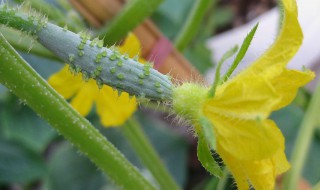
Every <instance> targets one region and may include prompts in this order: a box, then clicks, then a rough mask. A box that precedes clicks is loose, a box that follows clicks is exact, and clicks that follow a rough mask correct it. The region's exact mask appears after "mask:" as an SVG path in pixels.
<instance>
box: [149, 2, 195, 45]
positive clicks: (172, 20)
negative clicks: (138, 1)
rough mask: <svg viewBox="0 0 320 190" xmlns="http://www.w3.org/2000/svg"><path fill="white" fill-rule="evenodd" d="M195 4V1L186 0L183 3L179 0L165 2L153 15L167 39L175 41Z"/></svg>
mask: <svg viewBox="0 0 320 190" xmlns="http://www.w3.org/2000/svg"><path fill="white" fill-rule="evenodd" d="M193 2H194V1H193V0H184V1H183V3H181V1H177V0H165V1H164V2H163V3H162V4H161V5H160V6H159V8H158V9H157V10H156V12H155V14H153V15H152V19H153V21H154V22H155V23H156V25H157V26H158V27H159V29H160V30H161V32H162V33H164V35H165V36H166V37H168V38H169V39H173V38H174V36H175V35H176V34H177V31H179V30H180V28H181V27H182V25H183V23H184V21H185V18H186V17H187V15H188V13H189V11H190V9H191V8H192V5H193Z"/></svg>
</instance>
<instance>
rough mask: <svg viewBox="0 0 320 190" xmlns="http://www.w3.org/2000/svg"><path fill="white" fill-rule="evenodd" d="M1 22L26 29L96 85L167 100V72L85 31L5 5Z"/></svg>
mask: <svg viewBox="0 0 320 190" xmlns="http://www.w3.org/2000/svg"><path fill="white" fill-rule="evenodd" d="M0 23H1V24H4V25H7V26H9V27H13V28H16V29H18V30H21V31H24V32H27V33H29V34H31V35H33V36H35V38H36V39H37V40H38V41H39V42H40V43H41V44H42V45H43V46H45V47H46V48H48V49H49V50H50V51H52V52H53V53H54V54H55V55H57V56H58V57H59V58H60V59H62V60H63V61H65V62H66V63H68V64H70V68H71V69H72V71H74V72H75V73H78V72H81V73H82V74H83V76H84V79H85V80H88V79H89V78H93V79H95V80H96V81H97V85H98V86H100V87H101V86H102V85H103V84H106V85H109V86H111V87H113V88H116V89H117V90H119V91H120V92H121V91H125V92H128V93H129V94H130V95H135V96H137V97H142V98H148V99H151V100H169V99H171V96H172V88H173V85H172V83H171V81H170V79H169V77H168V76H166V75H163V74H161V73H159V72H158V71H157V70H155V69H153V68H152V65H150V64H144V65H143V64H141V63H139V62H138V61H137V60H136V59H130V58H128V57H127V56H125V55H122V54H120V53H119V52H118V51H117V50H116V48H106V47H103V40H99V39H94V40H90V36H89V35H87V34H86V33H81V34H75V33H73V32H71V31H69V30H67V29H66V28H61V27H59V26H56V25H54V24H51V23H48V22H47V21H46V19H39V17H38V18H37V17H34V16H27V15H26V14H22V13H19V11H15V10H14V9H11V8H7V7H6V6H1V7H0Z"/></svg>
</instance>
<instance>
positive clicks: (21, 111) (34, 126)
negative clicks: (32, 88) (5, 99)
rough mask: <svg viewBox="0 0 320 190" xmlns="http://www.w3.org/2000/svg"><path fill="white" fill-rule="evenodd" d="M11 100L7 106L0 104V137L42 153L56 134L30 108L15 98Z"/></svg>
mask: <svg viewBox="0 0 320 190" xmlns="http://www.w3.org/2000/svg"><path fill="white" fill-rule="evenodd" d="M13 99H14V100H13V102H12V103H11V104H9V105H4V104H3V103H2V104H1V103H0V131H1V134H0V136H2V137H4V138H5V139H9V140H12V141H15V142H19V143H20V144H21V145H24V146H26V147H28V148H29V149H31V150H33V151H34V152H37V153H39V154H41V153H43V151H44V150H45V149H46V147H47V146H48V144H49V143H50V142H51V141H52V139H53V138H55V137H56V136H57V135H56V132H55V131H54V130H53V129H52V128H51V127H50V126H49V125H48V124H47V122H45V121H44V120H43V119H41V118H39V116H37V115H36V114H35V113H34V112H33V111H32V110H31V109H30V108H28V107H26V106H24V105H23V104H21V102H19V100H18V99H16V98H15V97H13Z"/></svg>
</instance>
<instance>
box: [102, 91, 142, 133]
mask: <svg viewBox="0 0 320 190" xmlns="http://www.w3.org/2000/svg"><path fill="white" fill-rule="evenodd" d="M136 109H137V104H136V99H135V97H133V98H131V99H130V98H129V94H128V93H126V92H123V93H121V95H120V96H118V92H117V91H114V90H113V89H112V88H111V87H109V86H104V87H103V89H102V90H101V93H100V94H99V96H98V98H97V112H98V114H99V115H100V119H101V123H102V124H103V125H104V126H106V127H108V126H119V125H122V124H123V123H124V122H125V121H126V120H127V119H128V118H129V117H131V115H132V114H133V113H134V112H135V111H136Z"/></svg>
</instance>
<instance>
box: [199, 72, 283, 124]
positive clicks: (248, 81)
mask: <svg viewBox="0 0 320 190" xmlns="http://www.w3.org/2000/svg"><path fill="white" fill-rule="evenodd" d="M279 101H280V99H279V96H278V94H276V92H275V90H274V88H273V87H272V85H271V83H270V82H268V81H266V80H265V79H264V78H262V77H255V76H252V75H251V76H248V77H243V78H241V80H238V81H235V80H234V81H233V82H232V83H228V84H225V85H222V86H220V87H218V89H217V93H216V95H215V97H214V98H210V99H208V101H207V102H206V103H205V104H204V109H203V110H204V114H205V115H207V117H210V116H209V115H223V116H225V117H228V118H229V119H232V118H237V119H240V120H243V119H265V118H267V117H268V116H269V114H270V113H271V111H273V108H274V106H275V105H277V104H278V102H279Z"/></svg>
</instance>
